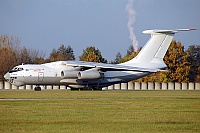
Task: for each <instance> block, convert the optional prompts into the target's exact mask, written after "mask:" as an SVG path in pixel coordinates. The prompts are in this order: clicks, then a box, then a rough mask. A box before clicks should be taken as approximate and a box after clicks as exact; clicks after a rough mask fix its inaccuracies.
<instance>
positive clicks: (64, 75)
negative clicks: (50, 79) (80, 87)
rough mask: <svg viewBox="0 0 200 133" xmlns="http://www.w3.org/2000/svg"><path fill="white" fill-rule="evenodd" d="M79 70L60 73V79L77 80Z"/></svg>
mask: <svg viewBox="0 0 200 133" xmlns="http://www.w3.org/2000/svg"><path fill="white" fill-rule="evenodd" d="M79 70H80V68H74V69H69V70H64V71H61V78H63V79H70V78H77V77H78V76H77V75H78V73H79Z"/></svg>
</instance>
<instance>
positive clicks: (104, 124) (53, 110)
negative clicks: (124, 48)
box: [0, 90, 200, 133]
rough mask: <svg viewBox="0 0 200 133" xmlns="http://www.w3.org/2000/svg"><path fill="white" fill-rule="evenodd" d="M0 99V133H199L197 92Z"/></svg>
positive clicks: (60, 93)
mask: <svg viewBox="0 0 200 133" xmlns="http://www.w3.org/2000/svg"><path fill="white" fill-rule="evenodd" d="M10 98H11V99H15V100H10ZM0 99H4V100H0V132H25V133H27V132H29V133H30V132H34V133H35V132H39V133H40V132H52V133H54V132H61V133H62V132H63V133H65V132H70V133H71V132H102V133H104V132H181V133H182V132H185V133H188V132H200V91H67V90H43V91H41V92H34V91H30V90H1V91H0Z"/></svg>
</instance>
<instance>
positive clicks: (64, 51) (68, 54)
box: [48, 44, 75, 62]
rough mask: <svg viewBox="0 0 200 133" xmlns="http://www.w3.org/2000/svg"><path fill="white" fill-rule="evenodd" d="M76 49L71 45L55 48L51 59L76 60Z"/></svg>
mask: <svg viewBox="0 0 200 133" xmlns="http://www.w3.org/2000/svg"><path fill="white" fill-rule="evenodd" d="M74 59H75V56H74V51H73V49H72V48H71V46H69V45H68V46H67V47H66V46H65V45H63V44H62V45H61V46H60V47H59V48H58V49H57V50H56V49H55V48H54V49H53V50H52V52H51V53H50V56H49V59H48V60H49V61H50V62H52V61H63V60H74Z"/></svg>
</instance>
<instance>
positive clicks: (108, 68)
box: [62, 61, 160, 72]
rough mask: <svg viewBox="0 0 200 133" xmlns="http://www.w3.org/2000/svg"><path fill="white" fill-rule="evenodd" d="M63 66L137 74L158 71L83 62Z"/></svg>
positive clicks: (67, 62) (66, 63) (70, 62)
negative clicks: (135, 72) (134, 72)
mask: <svg viewBox="0 0 200 133" xmlns="http://www.w3.org/2000/svg"><path fill="white" fill-rule="evenodd" d="M62 64H63V65H67V66H73V67H80V68H97V69H98V70H101V71H104V72H105V71H137V72H157V71H159V70H160V69H150V68H141V67H132V66H125V65H120V64H105V63H96V62H85V61H64V62H62Z"/></svg>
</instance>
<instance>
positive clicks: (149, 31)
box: [142, 28, 197, 34]
mask: <svg viewBox="0 0 200 133" xmlns="http://www.w3.org/2000/svg"><path fill="white" fill-rule="evenodd" d="M190 30H197V29H196V28H189V29H176V30H145V31H143V32H142V33H144V34H155V33H163V34H173V33H177V32H179V31H190Z"/></svg>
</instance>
